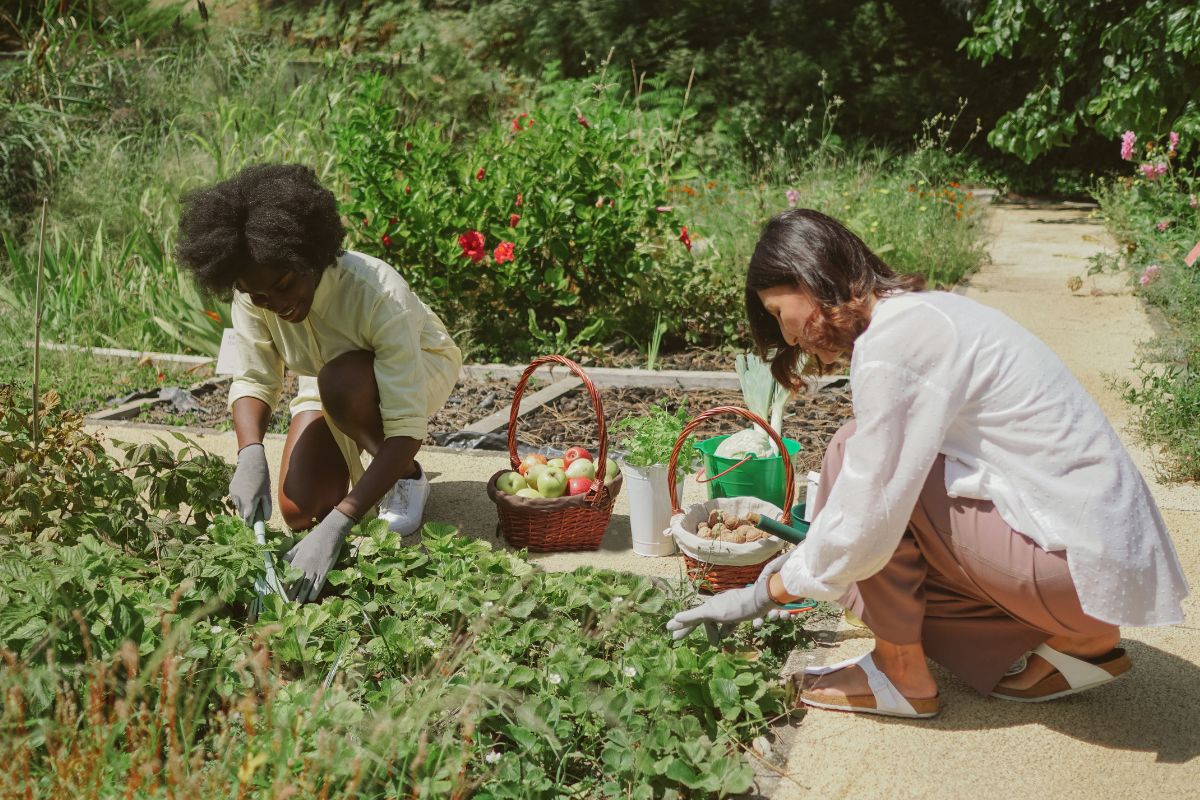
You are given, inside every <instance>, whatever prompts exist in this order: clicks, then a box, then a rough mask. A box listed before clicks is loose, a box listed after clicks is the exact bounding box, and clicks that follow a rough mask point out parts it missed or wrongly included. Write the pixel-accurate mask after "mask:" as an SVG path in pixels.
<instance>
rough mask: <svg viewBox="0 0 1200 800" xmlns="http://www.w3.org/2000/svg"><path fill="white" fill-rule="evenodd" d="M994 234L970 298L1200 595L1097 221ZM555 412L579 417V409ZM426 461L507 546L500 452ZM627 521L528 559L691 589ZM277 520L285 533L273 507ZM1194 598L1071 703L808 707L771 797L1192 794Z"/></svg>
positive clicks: (118, 429)
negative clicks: (1062, 374) (1154, 446)
mask: <svg viewBox="0 0 1200 800" xmlns="http://www.w3.org/2000/svg"><path fill="white" fill-rule="evenodd" d="M990 224H991V233H992V236H993V241H992V243H991V256H992V263H991V264H989V265H988V266H986V267H985V268H984V269H983V270H982V271H981V272H980V273H979V274H977V275H976V276H975V277H974V278H973V279H972V280H971V281H970V283H969V285H967V286H966V287H965V288H964V291H965V293H966V294H967V295H969V296H971V297H974V298H976V299H978V300H980V301H981V302H984V303H986V304H988V305H992V306H995V307H996V308H999V309H1001V310H1002V311H1004V312H1005V313H1007V314H1009V315H1010V316H1012V317H1014V318H1015V319H1016V320H1018V321H1019V322H1021V323H1022V324H1024V325H1025V326H1027V327H1028V328H1030V329H1031V330H1033V331H1034V332H1035V333H1037V334H1038V335H1039V336H1041V337H1042V338H1043V339H1044V340H1045V341H1047V342H1048V343H1049V344H1050V345H1051V347H1053V348H1054V349H1055V351H1056V352H1058V354H1059V355H1060V356H1061V357H1062V358H1063V359H1064V360H1065V361H1066V363H1067V364H1068V366H1070V368H1071V369H1072V370H1073V371H1074V372H1075V374H1076V375H1077V376H1078V377H1079V379H1080V380H1081V381H1082V382H1083V384H1084V386H1085V387H1086V388H1087V389H1088V390H1089V391H1090V392H1091V393H1092V395H1093V396H1094V397H1095V398H1096V399H1097V401H1098V402H1099V403H1100V405H1101V406H1102V407H1103V409H1104V410H1105V412H1106V413H1107V414H1108V415H1109V418H1110V419H1111V420H1112V421H1113V423H1114V425H1115V426H1116V427H1117V429H1118V430H1119V431H1121V432H1122V435H1123V436H1124V438H1125V440H1126V442H1127V443H1128V444H1129V446H1130V449H1131V451H1132V452H1133V454H1134V458H1135V460H1137V462H1138V464H1139V466H1140V467H1141V468H1142V470H1143V472H1144V474H1145V475H1146V477H1147V479H1148V480H1149V481H1150V484H1151V487H1152V489H1153V491H1154V493H1155V496H1156V497H1157V498H1158V501H1159V504H1160V507H1161V508H1162V511H1163V515H1164V516H1165V517H1166V520H1167V523H1168V525H1169V526H1170V527H1171V530H1172V532H1173V534H1174V537H1175V543H1176V547H1177V548H1178V550H1179V554H1180V557H1181V559H1182V560H1183V562H1184V566H1185V569H1186V571H1187V573H1188V577H1189V580H1190V581H1191V583H1192V585H1193V586H1196V587H1200V487H1197V486H1195V485H1183V486H1178V485H1167V484H1163V483H1160V482H1158V481H1157V480H1156V479H1155V471H1154V465H1153V460H1152V454H1151V453H1149V452H1148V451H1147V450H1146V449H1144V448H1142V447H1141V446H1139V445H1138V444H1137V442H1136V440H1135V438H1134V436H1133V434H1132V432H1131V431H1129V429H1128V424H1129V421H1130V416H1131V413H1132V412H1131V410H1130V409H1129V408H1128V407H1127V406H1126V405H1125V404H1124V403H1123V401H1122V400H1121V397H1120V393H1119V391H1118V390H1116V389H1114V388H1112V387H1111V385H1110V378H1112V377H1115V378H1117V379H1120V378H1121V377H1122V376H1128V375H1130V373H1131V369H1132V366H1133V364H1134V363H1135V361H1136V359H1137V344H1138V342H1140V341H1144V340H1146V339H1148V338H1149V337H1150V336H1151V335H1152V333H1153V331H1152V328H1151V323H1150V319H1149V316H1148V314H1147V311H1146V309H1145V306H1144V304H1143V303H1142V302H1141V301H1140V300H1139V299H1138V298H1137V297H1135V296H1133V295H1132V294H1131V293H1130V292H1129V291H1128V289H1127V288H1126V287H1125V285H1124V281H1123V280H1122V279H1119V278H1116V277H1103V278H1098V279H1096V280H1095V281H1094V282H1090V283H1088V284H1086V285H1085V287H1084V288H1083V289H1082V290H1080V291H1077V292H1074V293H1073V292H1071V291H1070V290H1068V288H1067V285H1066V284H1067V280H1068V279H1069V278H1071V277H1073V276H1076V275H1084V274H1086V270H1087V266H1088V263H1087V257H1088V256H1089V255H1092V254H1093V253H1096V252H1097V251H1099V250H1101V249H1102V248H1103V247H1104V246H1105V245H1106V238H1105V234H1104V230H1103V228H1102V226H1101V225H1100V224H1099V223H1098V222H1097V221H1096V220H1094V219H1092V218H1091V217H1090V216H1089V212H1088V210H1087V209H1081V208H1074V207H1072V208H1065V207H1036V206H1026V207H1021V206H997V207H993V209H992V210H991V211H990ZM498 395H499V393H498ZM497 402H499V397H497ZM830 411H831V412H836V413H829V414H820V415H818V416H819V417H820V419H821V425H823V426H824V427H825V428H830V429H832V428H833V427H836V417H839V416H841V415H842V414H844V413H846V404H845V403H843V402H840V401H839V402H838V403H837V404H835V406H834V407H832V408H831V409H830ZM558 413H559V414H560V415H562V414H570V415H572V416H574V415H579V416H582V415H583V412H582V411H581V410H580V409H578V408H576V409H573V410H571V409H560V410H559V412H558ZM797 421H799V420H797ZM522 424H524V420H523V421H522ZM579 424H581V425H582V424H583V423H582V421H580V423H579ZM88 427H89V429H90V430H92V431H94V432H98V433H101V434H102V435H104V436H107V437H109V438H113V439H121V440H125V441H142V440H146V439H153V438H159V439H165V440H168V441H169V437H167V435H166V431H167V429H166V428H162V427H154V426H145V425H139V424H137V423H127V424H120V423H118V424H106V425H89V426H88ZM785 427H786V426H785ZM175 430H180V429H175ZM182 430H184V432H186V433H187V435H188V436H190V437H191V438H192V439H193V440H194V441H195V442H196V443H197V444H199V445H201V446H202V447H204V448H205V449H208V450H210V451H212V452H215V453H218V454H220V455H222V456H224V457H225V458H228V459H229V460H230V461H233V460H234V458H235V456H236V444H235V442H234V439H233V436H232V434H230V433H227V432H225V433H220V432H214V431H205V430H199V429H182ZM788 432H789V433H791V431H790V430H789V431H788ZM825 433H826V432H825V430H822V435H823V436H824V435H825ZM814 444H815V443H814ZM266 445H267V451H268V456H269V458H270V460H271V462H272V464H278V463H279V458H280V455H281V451H282V447H283V437H282V436H280V435H277V434H272V435H270V436H269V437H268V440H267V442H266ZM813 449H815V447H814V448H813ZM422 462H423V464H424V466H425V468H426V470H427V472H428V473H429V475H430V478H431V480H432V483H433V491H432V495H431V497H430V501H429V506H428V509H427V518H428V519H431V520H448V521H449V520H452V521H454V522H456V523H457V524H459V525H460V526H461V531H462V533H463V534H465V535H469V536H474V537H478V538H482V539H487V540H490V541H493V542H495V541H497V540H496V538H495V521H496V512H495V509H494V507H493V506H492V504H491V502H490V501H489V500H488V499H487V497H486V495H485V493H484V490H483V484H484V482H485V481H486V480H487V479H488V478H489V477H490V476H491V474H492V473H493V472H495V471H496V470H498V469H501V468H503V467H504V466H505V465H506V458H505V456H504V454H502V453H498V452H479V451H470V452H454V451H448V450H445V449H440V448H427V449H426V450H424V451H423V455H422ZM274 474H275V475H276V476H277V475H278V469H275V470H274ZM703 497H704V487H703V486H701V485H699V484H697V483H696V482H695V480H694V479H693V478H689V479H688V480H687V481H686V483H685V489H684V498H683V501H684V504H685V505H686V504H688V503H691V502H696V501H698V500H701V499H703ZM628 513H629V506H628V502H627V500H626V498H625V497H624V496H622V497H620V498H618V501H617V506H616V510H615V513H614V516H613V523H612V525H611V526H610V528H609V531H608V533H607V534H606V536H605V539H604V541H603V542H602V544H601V548H600V550H598V551H595V552H591V553H563V554H544V555H537V554H535V555H534V556H533V559H534V560H535V561H538V562H539V563H541V564H542V565H543V566H544V567H546V568H547V569H552V570H566V569H572V568H574V567H576V566H581V565H592V566H598V567H607V568H613V569H624V570H629V571H631V572H637V573H641V574H647V575H656V576H661V577H665V578H675V579H678V578H681V577H682V568H681V564H680V560H679V558H678V557H668V558H641V557H639V556H636V555H634V554H633V553H632V551H631V549H630V532H629V519H628ZM272 522H273V524H274V525H275V526H277V527H278V526H280V525H281V521H280V519H279V517H278V511H276V516H275V518H274V519H273V521H272ZM1198 605H1200V601H1198V600H1197V599H1196V598H1189V600H1188V601H1187V603H1186V606H1185V608H1186V610H1187V613H1188V619H1187V621H1186V623H1185V624H1184V625H1180V626H1176V627H1171V628H1153V629H1127V630H1125V631H1124V636H1125V642H1124V646H1125V647H1126V648H1127V649H1128V650H1129V652H1130V654H1131V656H1132V658H1133V662H1134V669H1133V671H1132V673H1130V674H1129V675H1127V676H1125V677H1123V678H1122V679H1121V680H1119V681H1116V682H1114V683H1113V684H1110V685H1108V686H1105V687H1102V688H1100V689H1097V690H1094V691H1091V692H1087V693H1085V694H1082V695H1080V696H1077V697H1072V698H1067V699H1064V700H1060V701H1056V702H1051V703H1046V704H1040V705H1024V704H1015V703H1005V702H1003V701H1000V700H992V699H989V698H984V697H981V696H979V695H976V694H974V693H973V692H972V691H971V690H970V689H968V688H966V687H965V686H964V685H963V684H961V683H959V682H958V681H956V680H955V679H954V678H952V677H951V676H949V675H947V674H945V673H944V672H942V671H940V670H939V671H937V672H936V673H935V674H936V675H937V677H938V680H939V683H940V685H941V691H942V697H943V699H944V701H945V709H944V711H943V712H942V714H941V716H940V717H938V718H937V719H934V720H930V721H921V722H909V721H902V720H892V719H884V718H872V717H864V716H861V715H849V714H840V713H837V712H828V711H810V712H798V715H797V718H796V721H795V722H794V724H793V725H792V726H791V727H789V728H788V729H787V730H786V732H785V733H784V735H782V736H781V737H780V739H779V741H778V742H777V745H779V746H781V747H788V748H790V753H791V755H790V758H789V761H788V766H787V775H786V776H784V777H781V778H780V779H778V780H770V781H764V784H765V785H764V786H763V788H764V789H765V790H766V791H767V792H768V793H769V795H770V796H771V797H772V798H773V799H774V800H807V798H821V800H835V799H836V798H856V799H858V798H885V797H886V798H929V797H937V798H942V797H945V798H955V797H975V798H983V799H984V800H987V799H989V798H1004V799H1005V800H1009V799H1010V798H1013V797H1028V798H1039V800H1040V799H1041V798H1049V797H1053V798H1063V799H1064V800H1065V799H1068V798H1086V800H1105V798H1122V800H1126V799H1127V798H1129V797H1135V796H1142V795H1144V794H1150V793H1153V794H1154V795H1155V796H1158V797H1163V798H1175V797H1180V798H1183V797H1195V796H1196V794H1195V792H1196V786H1198V785H1200V666H1197V665H1198V663H1200V635H1198V634H1197V628H1198V627H1200V626H1198V625H1197V620H1198V619H1200V616H1198V610H1200V609H1198V608H1197V606H1198ZM836 627H837V629H836V630H831V631H827V632H824V633H823V634H821V635H820V638H821V641H822V642H823V644H822V646H820V647H819V648H818V649H817V650H815V651H812V652H808V653H796V654H793V658H792V660H791V662H790V665H791V666H793V667H794V668H798V667H799V666H801V665H803V664H804V663H806V662H809V663H830V662H833V661H837V660H841V659H844V658H848V657H851V656H855V655H858V654H860V653H862V652H865V651H866V650H868V649H869V648H870V644H871V640H870V638H869V636H868V635H866V632H865V631H862V630H861V629H857V628H850V627H848V626H846V625H845V624H841V625H840V626H836ZM767 785H769V788H768V786H767Z"/></svg>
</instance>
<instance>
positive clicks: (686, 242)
mask: <svg viewBox="0 0 1200 800" xmlns="http://www.w3.org/2000/svg"><path fill="white" fill-rule="evenodd" d="M679 241H681V242H683V246H684V247H686V248H687V249H688V252H689V253H690V252H692V237H690V236H688V232H687V225H684V226H683V230H682V231H680V232H679Z"/></svg>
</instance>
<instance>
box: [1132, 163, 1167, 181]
mask: <svg viewBox="0 0 1200 800" xmlns="http://www.w3.org/2000/svg"><path fill="white" fill-rule="evenodd" d="M1139 169H1140V170H1141V171H1142V177H1144V178H1145V179H1146V180H1148V181H1156V180H1158V179H1159V178H1161V177H1162V176H1163V175H1166V174H1167V165H1166V164H1164V163H1162V162H1161V161H1160V162H1158V163H1156V164H1142V165H1141V166H1140V167H1139Z"/></svg>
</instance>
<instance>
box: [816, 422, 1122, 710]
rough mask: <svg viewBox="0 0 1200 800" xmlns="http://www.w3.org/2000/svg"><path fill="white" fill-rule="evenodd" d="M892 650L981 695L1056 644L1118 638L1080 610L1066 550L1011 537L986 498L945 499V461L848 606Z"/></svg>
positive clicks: (829, 480)
mask: <svg viewBox="0 0 1200 800" xmlns="http://www.w3.org/2000/svg"><path fill="white" fill-rule="evenodd" d="M854 427H855V426H854V422H853V421H851V422H849V423H847V424H846V425H844V426H843V427H842V428H841V430H839V431H838V432H837V433H836V434H835V435H834V437H833V439H832V440H830V442H829V447H828V449H826V451H825V459H824V462H823V463H822V466H821V486H820V489H819V491H818V492H817V497H816V499H815V501H814V502H813V511H814V514H816V513H820V510H821V508H822V507H823V506H824V505H825V501H826V499H827V498H828V497H829V492H830V490H831V489H832V487H833V485H834V484H835V483H836V482H837V477H838V473H839V472H840V471H841V468H842V458H843V456H844V454H845V449H846V440H847V439H848V438H849V437H850V435H851V434H853V432H854ZM840 602H841V604H842V605H843V606H845V607H846V608H848V609H850V610H851V611H853V612H854V613H855V614H857V615H858V616H859V617H861V618H862V620H863V622H864V623H866V625H867V627H868V628H870V629H871V631H872V632H873V633H874V634H875V635H876V636H878V637H879V638H880V639H883V640H884V641H886V642H891V643H892V644H916V643H918V642H920V643H921V644H922V645H923V646H924V648H925V653H926V655H928V656H929V657H930V658H932V659H933V660H934V661H936V662H937V663H939V664H941V665H942V666H944V667H945V668H946V669H948V670H950V672H952V673H954V674H955V675H957V676H958V677H960V678H962V679H963V680H964V681H966V683H968V684H969V685H970V686H971V687H973V688H974V689H976V690H977V691H980V692H984V693H987V692H990V691H991V690H992V689H993V688H994V687H995V685H996V683H997V682H999V680H1000V678H1002V677H1003V676H1004V673H1005V671H1006V670H1007V669H1008V668H1009V666H1011V665H1012V663H1013V662H1014V661H1016V660H1017V659H1018V658H1019V657H1020V656H1021V655H1022V654H1023V653H1025V652H1026V651H1028V650H1032V649H1033V648H1034V647H1037V646H1038V645H1039V644H1041V643H1042V642H1044V641H1046V640H1047V639H1049V638H1050V637H1051V636H1073V637H1084V636H1099V635H1102V634H1107V633H1112V632H1115V631H1116V630H1117V628H1116V627H1115V626H1113V625H1110V624H1109V623H1107V622H1101V621H1100V620H1098V619H1095V618H1093V617H1089V616H1088V615H1087V614H1085V613H1084V612H1083V609H1082V608H1081V607H1080V605H1079V596H1078V594H1077V592H1076V590H1075V583H1074V582H1073V581H1072V579H1071V573H1070V571H1069V570H1068V569H1067V559H1066V553H1065V552H1048V551H1046V550H1043V549H1042V548H1041V547H1040V546H1039V545H1037V544H1036V543H1035V542H1034V541H1033V540H1032V539H1030V538H1029V537H1027V536H1025V535H1024V534H1022V533H1019V532H1017V531H1014V530H1013V529H1012V528H1010V527H1009V526H1008V524H1007V523H1005V522H1004V520H1003V519H1001V518H1000V515H999V514H998V513H996V508H995V506H994V505H993V504H992V503H991V502H990V501H987V500H971V499H964V498H951V497H949V496H948V495H947V494H946V482H945V458H944V456H940V455H939V456H938V458H937V461H935V462H934V465H933V467H932V469H930V471H929V477H928V478H926V481H925V487H924V489H922V490H921V496H920V498H919V499H918V500H917V506H916V508H914V509H913V513H912V518H911V520H910V521H909V525H908V529H907V530H906V531H905V533H904V538H903V539H901V540H900V544H899V546H898V547H897V548H896V552H895V553H894V554H893V555H892V558H891V561H889V562H888V563H887V565H886V566H885V567H884V568H883V569H882V570H880V571H879V572H877V573H875V574H874V575H872V576H871V577H870V578H867V579H866V580H861V581H859V582H858V583H856V584H854V585H853V586H852V587H851V588H850V590H849V591H848V592H847V593H846V594H845V595H843V597H842V598H841V601H840Z"/></svg>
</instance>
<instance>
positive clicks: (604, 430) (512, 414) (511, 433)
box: [508, 355, 608, 494]
mask: <svg viewBox="0 0 1200 800" xmlns="http://www.w3.org/2000/svg"><path fill="white" fill-rule="evenodd" d="M543 364H561V365H562V366H564V367H566V368H567V369H569V370H571V372H574V373H575V375H576V377H578V378H579V380H581V381H583V386H584V388H585V389H587V391H588V395H589V396H590V397H591V398H592V407H593V408H594V409H596V427H597V429H598V436H599V442H600V452H599V454H598V455H597V456H596V478H595V481H594V482H593V483H592V486H593V490H594V488H595V487H596V486H601V487H602V486H604V468H605V464H606V463H607V462H608V425H607V424H606V423H605V422H604V407H603V406H602V405H601V404H600V395H599V393H598V392H597V391H596V386H595V384H593V383H592V380H591V378H589V377H588V376H587V373H585V372H584V371H583V367H581V366H579V365H578V364H576V363H575V362H574V361H572V360H571V359H569V358H567V357H566V356H553V355H552V356H538V357H537V358H535V359H534V360H533V361H532V363H530V365H529V366H528V367H526V368H525V372H524V373H522V375H521V381H520V382H519V383H518V384H517V391H516V394H514V395H513V401H512V409H511V410H510V411H509V412H508V460H509V462H510V463H511V464H512V468H513V469H516V468H517V467H519V466H521V459H520V458H519V457H518V456H517V411H518V410H519V409H520V408H521V395H522V394H524V393H525V384H527V383H529V379H530V378H532V377H533V373H534V372H536V371H537V368H538V367H540V366H542V365H543ZM591 493H592V492H589V494H591Z"/></svg>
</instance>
